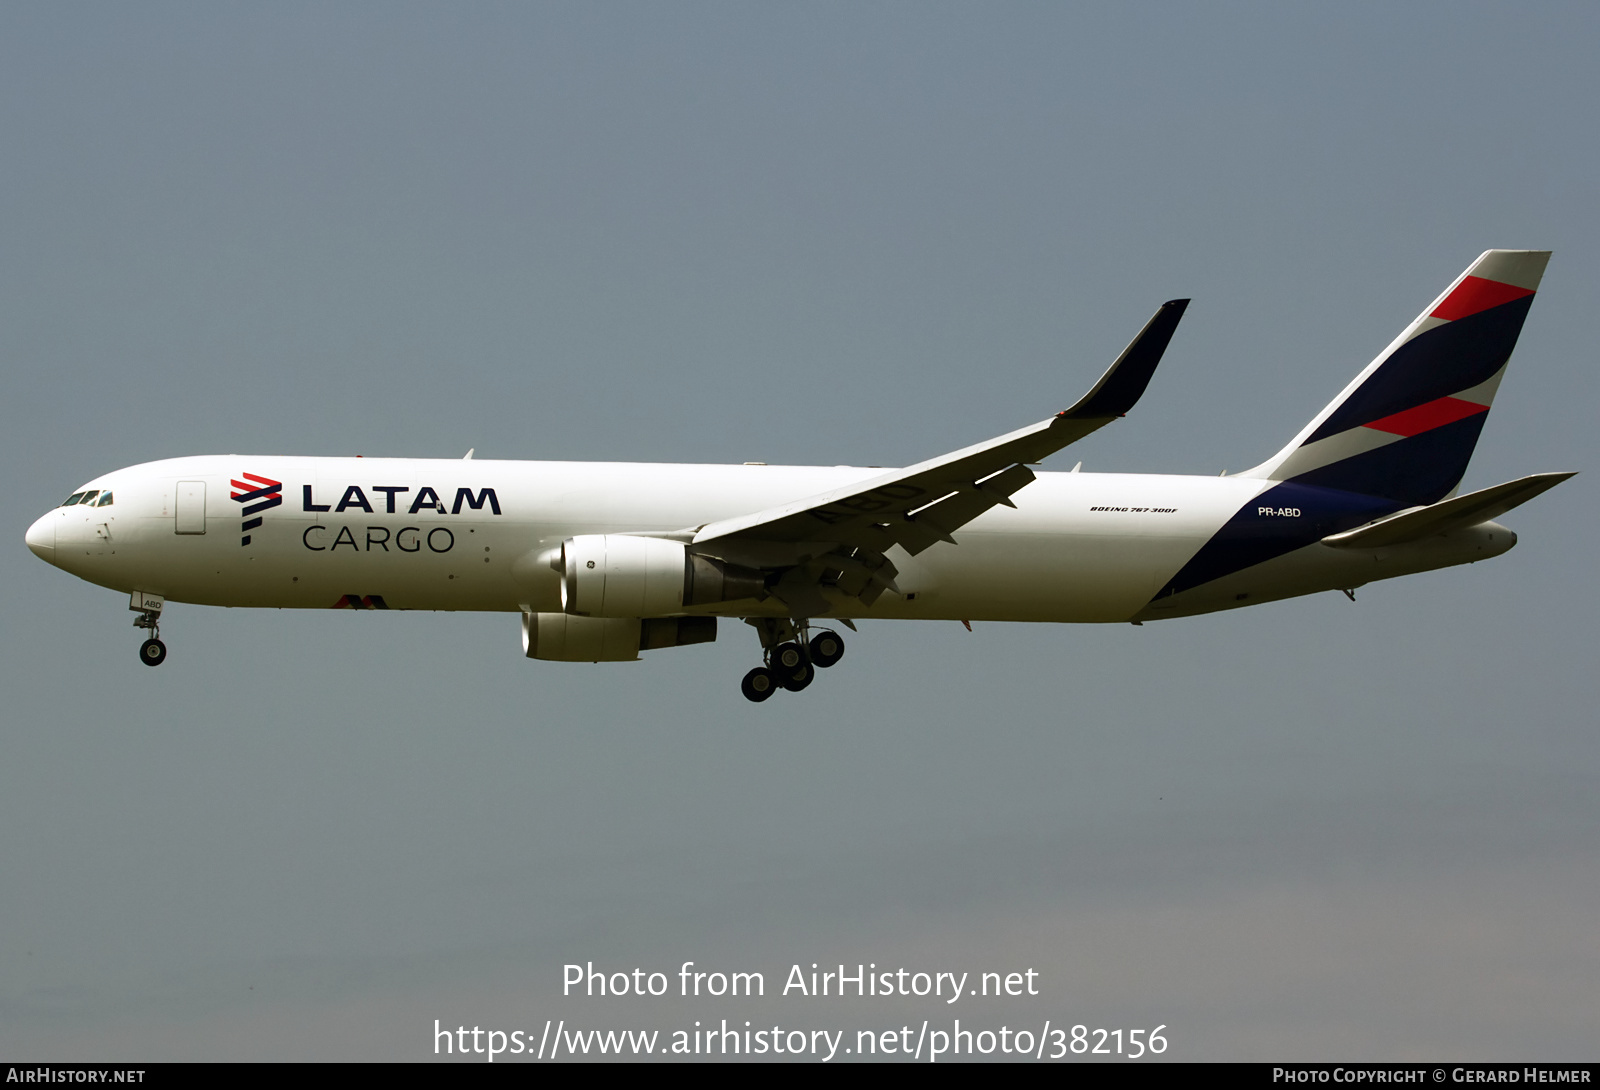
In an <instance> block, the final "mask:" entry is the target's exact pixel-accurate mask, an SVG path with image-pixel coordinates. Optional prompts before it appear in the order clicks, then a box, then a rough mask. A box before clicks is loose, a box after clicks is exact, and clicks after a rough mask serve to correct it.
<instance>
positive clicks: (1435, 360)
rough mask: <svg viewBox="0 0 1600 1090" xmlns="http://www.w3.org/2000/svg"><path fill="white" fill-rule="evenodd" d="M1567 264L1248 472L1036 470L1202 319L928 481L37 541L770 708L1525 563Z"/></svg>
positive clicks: (202, 479) (834, 479) (347, 469)
mask: <svg viewBox="0 0 1600 1090" xmlns="http://www.w3.org/2000/svg"><path fill="white" fill-rule="evenodd" d="M1549 257H1550V255H1549V253H1548V252H1546V251H1541V250H1490V251H1488V252H1487V253H1485V254H1484V255H1483V256H1482V257H1480V258H1478V260H1476V261H1474V262H1473V263H1472V265H1471V267H1470V268H1468V269H1467V270H1466V272H1464V273H1462V274H1461V276H1460V277H1458V278H1457V279H1456V280H1455V282H1454V283H1452V284H1451V285H1450V286H1449V288H1447V289H1446V290H1445V292H1444V293H1443V294H1442V295H1440V296H1439V297H1438V298H1437V299H1436V300H1434V302H1433V303H1432V304H1430V305H1429V306H1428V308H1427V309H1426V310H1424V311H1423V312H1422V314H1421V315H1420V316H1418V317H1417V319H1416V320H1415V321H1413V322H1412V323H1411V324H1410V325H1409V326H1407V327H1406V329H1405V331H1404V332H1403V333H1401V334H1400V336H1399V337H1397V338H1395V340H1394V342H1393V343H1392V344H1391V345H1389V347H1388V348H1386V349H1384V351H1383V352H1382V353H1381V354H1380V355H1379V356H1378V358H1377V359H1375V360H1374V361H1373V362H1372V363H1371V364H1370V365H1368V367H1367V368H1366V369H1365V370H1364V371H1362V372H1361V373H1360V374H1359V375H1358V376H1356V378H1355V380H1354V381H1353V382H1351V383H1350V385H1349V386H1347V387H1346V388H1345V390H1344V391H1343V392H1342V393H1341V394H1340V395H1339V396H1338V397H1336V398H1334V400H1333V401H1332V403H1330V404H1329V405H1328V407H1327V408H1325V409H1323V410H1322V412H1321V413H1319V414H1318V415H1317V417H1316V418H1315V419H1314V420H1312V421H1311V423H1309V424H1307V425H1306V426H1305V428H1304V429H1303V430H1302V431H1301V432H1300V434H1299V435H1297V436H1295V437H1294V439H1293V440H1291V441H1290V442H1289V444H1288V445H1287V446H1285V447H1284V448H1283V449H1282V450H1281V451H1279V452H1278V453H1277V454H1275V455H1274V456H1273V457H1271V458H1269V459H1268V460H1267V461H1265V462H1263V463H1262V464H1261V465H1259V466H1256V467H1255V468H1254V469H1250V470H1246V471H1244V472H1242V473H1236V474H1233V475H1231V476H1222V477H1193V476H1158V475H1151V474H1124V473H1079V472H1076V471H1074V472H1071V473H1043V472H1040V473H1035V472H1034V470H1033V469H1032V468H1030V467H1031V466H1033V465H1034V464H1035V463H1037V462H1039V461H1040V460H1042V459H1043V458H1045V457H1046V456H1048V455H1050V454H1053V453H1055V452H1056V451H1058V450H1060V449H1061V448H1063V447H1065V446H1067V445H1068V444H1069V443H1073V442H1076V441H1077V440H1079V439H1082V438H1083V437H1084V436H1086V435H1088V434H1089V433H1090V432H1092V431H1095V430H1096V429H1098V428H1100V427H1101V426H1103V425H1105V424H1108V423H1110V422H1111V421H1112V420H1115V419H1116V418H1117V417H1119V416H1123V415H1125V414H1126V413H1127V412H1128V410H1129V409H1131V408H1132V407H1133V405H1134V403H1135V402H1136V401H1137V400H1138V399H1139V397H1140V395H1141V394H1143V393H1144V389H1145V386H1146V384H1147V383H1148V382H1149V380H1150V376H1151V374H1152V373H1153V372H1154V371H1155V367H1156V364H1157V363H1158V362H1159V361H1160V359H1161V355H1162V353H1163V352H1164V351H1165V350H1166V347H1167V343H1168V342H1169V341H1170V340H1171V338H1172V334H1173V331H1174V330H1175V329H1176V328H1177V325H1178V320H1179V319H1180V318H1181V317H1182V316H1183V312H1184V308H1185V307H1186V306H1187V305H1188V300H1184V299H1180V300H1175V301H1173V302H1170V303H1166V304H1164V305H1163V306H1162V307H1161V308H1160V309H1159V310H1157V311H1156V313H1155V316H1154V317H1153V318H1151V319H1150V321H1149V323H1148V324H1147V325H1146V326H1145V327H1144V329H1142V330H1141V331H1140V332H1139V335H1138V336H1137V337H1135V338H1134V339H1133V343H1132V344H1130V345H1128V347H1127V349H1126V350H1125V351H1124V352H1123V353H1122V355H1121V356H1120V357H1118V359H1117V361H1116V362H1115V363H1113V364H1112V365H1111V368H1110V370H1108V371H1106V373H1105V374H1104V375H1103V376H1102V377H1101V379H1100V381H1099V382H1097V383H1096V384H1095V385H1094V387H1093V388H1092V389H1091V390H1090V391H1089V392H1088V393H1087V394H1085V395H1084V396H1083V398H1082V399H1081V400H1080V401H1079V402H1078V403H1077V404H1076V405H1073V406H1072V407H1071V408H1070V409H1067V410H1065V411H1063V412H1060V413H1057V414H1056V415H1055V416H1053V417H1050V418H1049V419H1048V420H1043V421H1040V422H1039V423H1037V424H1034V425H1031V426H1029V427H1026V428H1022V429H1020V430H1018V431H1014V432H1012V433H1010V434H1009V435H1002V436H1000V437H999V438H997V439H991V440H989V441H988V442H986V443H979V444H978V445H976V446H971V447H967V448H965V449H963V450H958V451H955V452H954V453H951V454H945V455H941V456H940V457H937V458H932V459H929V460H928V461H925V462H919V463H918V464H916V465H914V466H910V467H908V468H905V469H894V470H887V471H885V470H882V469H877V468H859V467H850V466H833V467H822V466H768V465H740V466H733V465H729V466H720V465H670V464H632V463H586V462H509V461H489V460H473V459H472V458H471V455H470V453H469V454H468V457H467V458H466V459H463V460H423V459H408V458H310V457H306V458H297V457H281V456H249V457H243V456H237V455H228V456H225V457H221V456H219V457H196V458H174V459H170V460H167V461H161V462H149V463H146V464H144V465H137V466H133V467H131V468H128V469H119V470H117V471H116V472H114V473H108V474H106V475H105V476H103V477H98V478H96V479H95V480H92V481H89V482H88V483H87V484H85V485H83V486H82V487H81V488H79V489H78V490H76V491H74V492H73V493H72V494H71V495H70V496H68V497H67V499H66V502H65V503H63V504H62V505H61V506H60V507H59V508H57V509H56V510H54V511H51V512H50V513H49V514H47V515H45V516H44V517H43V518H41V519H39V520H38V521H37V522H35V523H34V524H33V525H32V526H31V527H30V528H29V529H28V532H27V542H28V547H29V548H30V549H32V550H33V551H34V553H36V554H37V555H38V556H39V557H40V558H42V559H44V560H46V561H48V562H50V563H51V564H54V565H55V566H56V567H58V568H63V569H65V570H66V571H69V572H71V573H72V574H74V575H77V576H79V577H80V578H83V579H86V580H88V581H90V582H92V583H97V584H99V585H100V586H104V587H110V588H112V589H114V590H117V591H121V592H123V593H125V594H129V595H131V606H130V608H132V609H133V610H134V611H136V612H137V613H138V616H137V618H136V619H135V621H134V624H135V625H136V626H137V627H139V628H142V629H146V630H148V631H149V632H150V638H148V639H146V640H145V641H144V643H143V644H142V645H141V647H140V649H139V655H140V658H141V659H142V660H143V661H144V662H147V663H149V664H150V665H152V666H156V665H159V664H160V663H161V662H162V661H163V660H164V659H165V658H166V654H167V649H166V645H165V644H163V643H162V642H161V639H160V630H159V628H158V625H159V622H160V618H161V609H162V606H163V604H164V603H165V602H166V601H176V602H198V603H202V604H205V605H216V606H259V607H279V608H306V609H313V608H320V609H328V608H333V609H453V610H456V609H466V610H495V611H503V612H511V613H520V614H521V615H522V642H523V649H524V651H525V652H526V654H527V656H528V657H529V658H537V659H554V660H559V661H565V662H620V661H628V660H632V659H637V658H638V657H639V652H641V651H649V650H655V649H658V648H664V647H676V646H680V645H684V644H692V643H704V642H707V641H709V640H713V639H715V638H716V635H717V621H718V618H723V617H737V618H742V619H744V621H745V622H746V623H747V624H750V625H752V626H753V627H754V628H755V631H756V633H757V634H758V635H759V637H760V640H761V647H762V649H763V664H762V665H760V666H757V667H756V668H755V669H753V670H751V671H750V672H749V673H748V674H747V675H745V678H744V683H743V691H744V694H745V696H747V697H749V698H750V699H751V700H756V701H760V700H765V699H767V697H769V696H771V695H772V694H773V693H774V692H775V691H776V690H777V689H779V688H784V689H789V690H791V691H798V690H800V689H804V688H805V687H806V686H807V685H809V684H810V683H811V681H812V679H813V677H814V676H815V670H816V668H817V667H828V666H832V665H834V664H835V663H836V662H838V661H839V658H840V656H841V655H842V654H843V653H844V642H843V640H842V639H841V638H840V636H839V634H838V633H837V632H836V631H834V630H832V629H828V628H822V627H820V626H819V622H824V621H827V620H834V621H837V622H838V623H839V624H840V625H843V626H847V627H850V628H852V629H853V628H854V627H855V625H854V624H853V623H852V622H853V621H854V620H857V619H860V618H879V617H882V618H894V619H922V620H931V619H944V620H960V621H967V622H971V621H975V620H984V621H1077V622H1090V621H1098V622H1107V621H1120V622H1129V621H1131V622H1133V623H1134V624H1141V623H1143V622H1145V621H1151V620H1158V619H1160V618H1164V617H1184V616H1190V615H1193V614H1196V613H1209V612H1212V611H1214V610H1221V609H1233V608H1235V607H1238V606H1243V605H1255V604H1257V603H1260V602H1270V601H1273V600H1275V599H1280V598H1289V597H1293V596H1295V595H1301V594H1312V593H1315V592H1317V591H1328V590H1343V591H1345V592H1346V593H1352V591H1353V589H1354V588H1356V587H1358V586H1361V585H1362V584H1365V583H1369V582H1371V581H1373V580H1375V579H1388V578H1391V577H1393V576H1396V575H1407V574H1410V573H1412V572H1420V571H1428V570H1431V569H1434V568H1443V567H1448V566H1450V565H1452V564H1465V563H1470V562H1472V561H1476V560H1483V559H1485V558H1487V557H1491V556H1498V555H1499V554H1501V553H1503V552H1505V551H1506V550H1507V549H1509V548H1511V546H1512V545H1513V544H1515V543H1516V535H1515V534H1513V533H1512V532H1511V531H1510V530H1508V529H1506V528H1505V527H1503V526H1501V525H1499V524H1498V523H1495V522H1493V521H1491V520H1492V519H1494V518H1496V517H1498V516H1499V515H1501V514H1503V513H1504V512H1506V511H1509V510H1511V509H1512V508H1513V507H1516V506H1517V505H1518V504H1521V503H1524V502H1526V501H1527V500H1529V499H1532V498H1533V497H1534V496H1537V495H1538V494H1539V493H1541V492H1543V491H1544V490H1545V489H1547V488H1551V487H1553V486H1554V485H1556V484H1559V483H1560V482H1561V481H1563V480H1565V479H1566V478H1567V477H1569V476H1571V474H1570V473H1541V474H1535V475H1534V476H1531V477H1523V478H1521V479H1519V480H1515V481H1510V482H1508V483H1506V484H1501V485H1496V486H1495V487H1493V488H1487V489H1484V490H1483V491H1481V492H1473V493H1470V494H1468V495H1465V496H1458V495H1455V492H1456V488H1457V486H1458V485H1459V483H1460V481H1461V477H1462V475H1463V473H1465V471H1466V468H1467V460H1468V459H1469V458H1470V457H1471V455H1472V449H1473V447H1474V445H1475V444H1476V443H1477V439H1478V433H1479V431H1480V430H1481V429H1482V428H1483V422H1484V420H1485V418H1486V417H1487V415H1488V412H1489V406H1490V404H1491V402H1492V401H1493V400H1494V394H1495V390H1496V389H1497V388H1498V387H1499V385H1500V379H1501V377H1502V376H1503V375H1504V374H1505V368H1506V361H1507V360H1508V359H1509V358H1510V356H1511V350H1512V348H1513V347H1514V346H1515V345H1516V341H1517V335H1518V333H1519V332H1520V331H1521V329H1522V322H1523V319H1524V318H1525V317H1526V315H1527V313H1528V307H1529V305H1530V304H1531V303H1532V302H1533V295H1534V291H1535V290H1536V289H1537V288H1538V286H1539V279H1540V277H1541V276H1542V275H1543V273H1544V268H1545V263H1546V261H1548V260H1549Z"/></svg>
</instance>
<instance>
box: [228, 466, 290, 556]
mask: <svg viewBox="0 0 1600 1090" xmlns="http://www.w3.org/2000/svg"><path fill="white" fill-rule="evenodd" d="M240 476H241V477H243V478H244V480H242V481H230V482H229V483H230V484H232V485H233V488H234V491H233V494H232V497H231V498H232V499H233V500H234V501H235V502H238V503H242V504H246V505H247V506H246V507H245V508H244V510H242V511H240V512H239V513H240V514H241V515H243V516H244V523H243V524H242V525H241V526H240V527H239V532H240V534H241V535H242V536H241V538H240V540H239V544H240V545H241V546H243V545H248V544H250V531H251V530H254V529H255V528H256V527H257V526H260V525H261V512H263V511H265V510H267V509H269V508H272V507H277V506H278V505H279V504H281V503H282V502H283V482H282V481H275V480H273V479H272V478H271V477H258V476H256V475H255V474H254V473H241V474H240Z"/></svg>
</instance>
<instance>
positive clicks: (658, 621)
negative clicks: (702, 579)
mask: <svg viewBox="0 0 1600 1090" xmlns="http://www.w3.org/2000/svg"><path fill="white" fill-rule="evenodd" d="M716 638H717V619H716V618H715V617H649V618H646V619H644V620H640V619H639V618H638V617H574V616H572V615H571V614H570V613H523V615H522V653H523V654H524V655H527V656H528V657H529V658H530V659H545V660H547V661H554V662H632V661H633V660H634V659H637V658H638V657H639V652H640V651H653V650H655V649H657V648H660V647H682V646H685V645H686V644H692V643H711V642H712V641H714V640H715V639H716Z"/></svg>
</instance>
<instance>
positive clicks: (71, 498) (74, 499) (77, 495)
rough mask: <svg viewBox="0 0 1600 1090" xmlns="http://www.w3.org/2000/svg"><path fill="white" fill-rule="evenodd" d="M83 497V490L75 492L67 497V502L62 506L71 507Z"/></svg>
mask: <svg viewBox="0 0 1600 1090" xmlns="http://www.w3.org/2000/svg"><path fill="white" fill-rule="evenodd" d="M81 499H83V493H82V492H74V493H73V494H72V495H70V496H68V497H67V502H66V503H64V504H62V505H61V506H62V507H71V506H72V505H73V504H75V503H77V502H78V501H79V500H81Z"/></svg>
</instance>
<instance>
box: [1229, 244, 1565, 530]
mask: <svg viewBox="0 0 1600 1090" xmlns="http://www.w3.org/2000/svg"><path fill="white" fill-rule="evenodd" d="M1549 260H1550V251H1548V250H1489V251H1486V252H1485V253H1484V254H1483V256H1481V257H1479V258H1478V260H1477V261H1474V262H1473V263H1472V265H1471V266H1470V267H1469V268H1468V269H1467V271H1466V272H1464V273H1462V274H1461V275H1460V276H1459V277H1457V278H1456V280H1455V282H1454V283H1452V284H1451V285H1450V287H1449V288H1447V289H1446V290H1445V292H1444V294H1442V295H1440V296H1439V298H1437V299H1435V300H1434V301H1433V303H1432V305H1430V306H1429V307H1428V308H1427V309H1426V310H1424V311H1423V312H1422V313H1421V314H1420V315H1418V316H1417V318H1416V320H1415V321H1413V322H1412V323H1411V324H1410V325H1409V326H1407V327H1406V330H1405V332H1403V333H1401V334H1400V336H1399V337H1397V338H1395V341H1394V343H1392V344H1391V345H1389V347H1388V348H1386V349H1384V351H1383V352H1382V354H1380V355H1379V356H1378V358H1377V359H1375V360H1373V361H1372V363H1370V364H1368V365H1367V368H1366V369H1365V370H1364V371H1362V372H1361V374H1359V375H1357V376H1356V379H1355V381H1354V382H1352V383H1351V384H1350V385H1349V386H1347V387H1345V389H1344V392H1343V393H1341V394H1340V395H1339V396H1338V397H1337V398H1335V399H1334V400H1333V402H1332V403H1331V404H1329V405H1328V407H1327V408H1325V409H1323V410H1322V412H1320V413H1319V414H1317V417H1316V419H1314V420H1312V421H1311V423H1309V424H1307V425H1306V427H1305V429H1304V430H1303V431H1302V432H1301V433H1300V434H1299V435H1297V436H1295V438H1294V440H1293V441H1292V442H1290V443H1289V445H1288V446H1286V447H1284V448H1283V449H1282V450H1281V451H1279V452H1278V453H1277V454H1276V455H1274V456H1273V457H1272V458H1271V459H1269V460H1268V461H1266V462H1263V463H1262V464H1261V465H1259V466H1257V467H1255V468H1254V469H1250V470H1246V471H1245V472H1244V473H1241V474H1240V476H1242V477H1259V478H1263V479H1266V480H1270V481H1294V482H1296V483H1298V484H1306V485H1313V486H1317V487H1321V488H1335V489H1339V490H1341V491H1345V492H1357V493H1361V494H1363V495H1369V496H1381V497H1384V498H1386V499H1390V500H1394V501H1396V502H1399V503H1403V504H1408V505H1420V504H1429V503H1435V502H1437V501H1438V500H1440V499H1443V498H1444V497H1445V496H1447V495H1449V494H1450V493H1451V492H1452V491H1453V490H1454V489H1455V488H1456V486H1457V485H1458V484H1460V482H1461V477H1462V475H1463V474H1464V473H1466V469H1467V461H1468V460H1469V459H1470V458H1471V457H1472V450H1473V448H1474V447H1475V446H1476V445H1477V442H1478V433H1479V432H1480V431H1482V430H1483V422H1484V419H1485V418H1486V417H1487V415H1488V412H1489V406H1490V405H1491V404H1492V403H1493V401H1494V394H1495V390H1496V389H1497V388H1498V387H1499V385H1500V378H1501V376H1502V375H1503V374H1504V373H1505V368H1506V361H1507V360H1508V359H1510V358H1511V350H1512V349H1513V348H1515V347H1516V344H1517V336H1518V334H1520V333H1521V332H1522V322H1523V319H1524V318H1526V317H1527V314H1528V307H1529V306H1530V305H1531V304H1532V303H1533V295H1534V292H1535V291H1537V290H1538V287H1539V280H1540V278H1541V277H1542V276H1543V275H1544V268H1545V263H1546V262H1548V261H1549Z"/></svg>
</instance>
